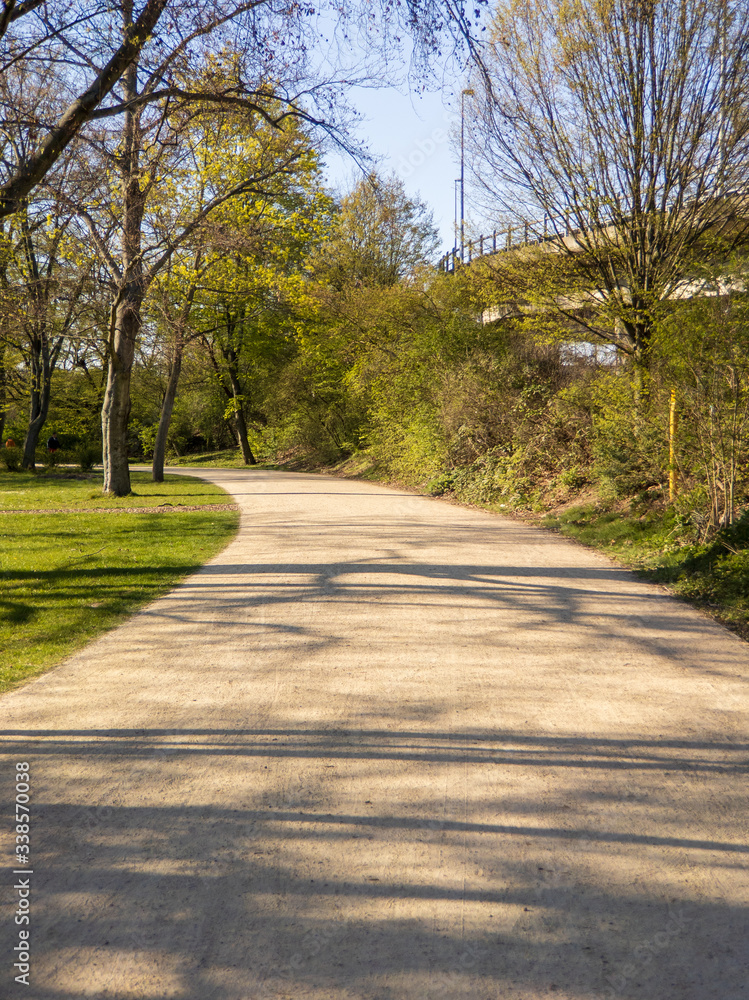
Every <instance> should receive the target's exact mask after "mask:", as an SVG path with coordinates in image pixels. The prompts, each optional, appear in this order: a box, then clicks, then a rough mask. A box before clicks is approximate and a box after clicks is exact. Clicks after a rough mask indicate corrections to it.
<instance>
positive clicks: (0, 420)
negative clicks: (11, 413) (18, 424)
mask: <svg viewBox="0 0 749 1000" xmlns="http://www.w3.org/2000/svg"><path fill="white" fill-rule="evenodd" d="M6 398H7V380H6V375H5V344H0V448H2V447H3V446H4V444H5V413H6V406H7V403H6Z"/></svg>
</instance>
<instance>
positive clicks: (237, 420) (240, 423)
mask: <svg viewBox="0 0 749 1000" xmlns="http://www.w3.org/2000/svg"><path fill="white" fill-rule="evenodd" d="M234 431H235V433H236V435H237V443H238V444H239V447H240V448H241V449H242V460H243V461H244V464H245V465H257V459H256V458H255V456H254V455H253V454H252V448H250V442H249V440H248V438H247V422H246V421H245V419H244V413H242V411H241V410H240V409H237V411H236V413H235V414H234Z"/></svg>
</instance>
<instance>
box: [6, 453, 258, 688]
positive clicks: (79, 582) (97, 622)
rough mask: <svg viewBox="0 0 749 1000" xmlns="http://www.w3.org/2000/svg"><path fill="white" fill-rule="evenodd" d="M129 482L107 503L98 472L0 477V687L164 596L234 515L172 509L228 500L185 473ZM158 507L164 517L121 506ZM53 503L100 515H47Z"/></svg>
mask: <svg viewBox="0 0 749 1000" xmlns="http://www.w3.org/2000/svg"><path fill="white" fill-rule="evenodd" d="M132 481H133V490H134V491H135V493H134V495H131V496H129V497H118V498H115V499H113V498H105V497H103V496H102V495H101V492H100V491H101V474H98V475H97V474H92V473H68V472H66V471H65V470H60V469H56V470H54V471H52V472H48V473H41V474H39V473H37V474H34V473H0V691H4V690H8V689H9V688H11V687H14V686H15V685H17V684H18V683H20V682H21V681H23V680H26V679H28V678H30V677H33V676H34V675H36V674H39V673H41V672H42V671H43V670H45V669H48V668H49V667H51V666H53V665H54V664H55V663H58V662H59V661H60V660H61V659H62V658H63V657H65V656H67V655H68V654H69V653H72V652H73V651H74V650H76V649H79V648H80V647H81V646H84V645H85V644H86V643H87V642H90V641H91V639H93V638H95V637H96V636H97V635H100V634H101V633H102V632H104V631H106V630H107V629H110V628H112V627H113V626H114V625H117V624H118V623H119V622H120V621H122V620H123V619H124V618H125V617H127V616H128V615H130V614H132V612H133V611H135V610H136V609H137V608H139V607H140V606H142V605H143V604H146V603H147V602H149V601H151V600H153V599H154V598H156V597H158V596H159V595H161V594H164V593H166V592H167V591H168V590H170V589H171V588H172V587H173V586H174V584H175V583H177V582H178V581H179V580H181V579H182V578H183V577H185V576H186V575H187V574H188V573H190V572H192V571H193V570H195V569H197V568H198V567H199V566H200V565H201V564H202V563H204V562H205V561H206V560H207V559H209V558H210V557H211V556H212V555H215V554H216V553H217V552H219V551H220V550H221V549H222V548H223V547H224V546H225V545H226V544H227V543H228V542H229V541H230V540H231V538H232V536H233V535H234V533H235V531H236V528H237V524H238V520H239V516H238V513H237V512H236V511H231V510H222V511H217V510H197V511H184V512H179V508H180V507H196V506H203V507H204V506H206V505H216V504H227V503H231V502H232V500H231V497H229V496H228V495H227V494H226V493H225V492H224V491H223V490H221V489H219V488H218V487H217V486H213V485H212V484H211V483H203V482H200V481H199V480H196V479H193V478H188V477H185V476H169V477H167V479H166V481H165V482H164V483H158V484H157V483H151V482H149V477H148V475H147V474H146V473H133V474H132ZM97 489H98V491H99V492H98V493H97V492H96V491H97ZM165 504H170V505H171V508H170V512H169V513H161V512H158V511H157V510H155V509H154V511H153V513H137V514H136V513H127V512H126V510H125V509H126V508H129V507H152V508H156V507H158V506H159V505H165ZM60 507H66V508H73V509H75V508H77V507H81V508H92V507H96V508H101V513H99V512H93V513H91V512H88V511H86V512H84V511H83V510H82V511H81V512H80V513H54V512H53V511H54V508H60ZM112 508H115V509H117V508H119V509H121V510H122V512H121V513H108V511H109V510H111V509H112ZM9 510H21V511H24V513H18V514H14V513H8V511H9ZM4 511H5V513H3V512H4ZM26 511H27V512H28V513H25V512H26ZM45 511H46V513H45ZM172 511H174V512H172Z"/></svg>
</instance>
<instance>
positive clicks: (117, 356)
mask: <svg viewBox="0 0 749 1000" xmlns="http://www.w3.org/2000/svg"><path fill="white" fill-rule="evenodd" d="M131 8H132V4H127V3H126V4H124V5H123V11H125V13H127V10H128V9H131ZM125 21H126V27H127V21H128V19H127V17H126V18H125ZM123 94H124V97H125V99H126V100H134V99H135V97H137V94H138V68H137V62H135V63H132V64H131V65H130V66H129V67H128V69H127V72H126V73H125V75H124V77H123ZM141 138H142V137H141V134H140V127H139V121H138V112H137V111H132V110H129V111H127V112H126V113H125V125H124V134H123V153H122V156H121V158H120V161H119V162H120V183H121V189H122V266H121V275H120V278H119V280H118V286H119V287H118V293H117V298H116V299H115V302H114V303H113V305H112V310H111V313H110V329H109V370H108V373H107V388H106V392H105V393H104V404H103V406H102V409H101V434H102V452H103V454H102V459H103V463H104V492H105V493H111V494H113V495H114V496H118V497H121V496H127V494H128V493H131V492H132V490H131V488H130V468H129V466H128V462H127V425H128V420H129V419H130V379H131V374H132V370H133V360H134V358H135V344H136V340H137V338H138V333H139V332H140V326H141V320H140V315H141V306H142V304H143V299H144V297H145V284H144V280H143V264H142V258H141V245H142V233H141V229H142V225H143V213H144V210H145V195H144V193H143V191H142V190H141V187H140V169H139V155H138V154H139V149H140V146H139V143H140V141H141Z"/></svg>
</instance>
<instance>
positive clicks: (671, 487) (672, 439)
mask: <svg viewBox="0 0 749 1000" xmlns="http://www.w3.org/2000/svg"><path fill="white" fill-rule="evenodd" d="M678 429H679V411H678V410H677V408H676V389H672V390H671V405H670V406H669V410H668V499H669V500H675V499H676V492H677V490H676V432H677V430H678Z"/></svg>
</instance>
